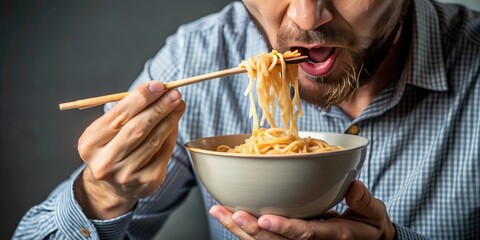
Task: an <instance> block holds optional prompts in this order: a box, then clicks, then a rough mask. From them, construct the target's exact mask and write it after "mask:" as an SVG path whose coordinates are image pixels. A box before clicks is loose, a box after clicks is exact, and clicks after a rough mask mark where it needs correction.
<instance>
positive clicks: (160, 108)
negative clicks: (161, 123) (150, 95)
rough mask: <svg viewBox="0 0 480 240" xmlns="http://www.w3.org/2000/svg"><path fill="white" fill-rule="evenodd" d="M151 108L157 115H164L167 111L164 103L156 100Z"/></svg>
mask: <svg viewBox="0 0 480 240" xmlns="http://www.w3.org/2000/svg"><path fill="white" fill-rule="evenodd" d="M152 108H153V110H154V111H155V113H157V114H159V115H164V114H166V113H167V112H168V111H167V108H166V106H165V104H162V103H161V101H157V102H156V103H155V104H153V106H152Z"/></svg>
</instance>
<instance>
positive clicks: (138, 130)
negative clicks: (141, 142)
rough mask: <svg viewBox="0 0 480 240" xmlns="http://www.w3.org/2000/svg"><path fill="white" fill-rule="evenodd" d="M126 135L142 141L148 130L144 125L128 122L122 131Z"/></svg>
mask: <svg viewBox="0 0 480 240" xmlns="http://www.w3.org/2000/svg"><path fill="white" fill-rule="evenodd" d="M122 130H123V131H125V134H126V135H127V136H129V137H130V138H133V139H142V138H143V137H144V136H145V135H146V131H147V129H146V128H145V127H143V125H139V124H137V123H135V122H128V123H127V124H125V126H124V127H123V129H122Z"/></svg>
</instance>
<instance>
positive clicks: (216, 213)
mask: <svg viewBox="0 0 480 240" xmlns="http://www.w3.org/2000/svg"><path fill="white" fill-rule="evenodd" d="M209 213H210V215H212V216H213V217H214V218H215V219H217V220H218V221H219V222H221V221H222V218H223V216H222V214H221V213H220V212H219V211H218V210H216V209H213V208H210V211H209Z"/></svg>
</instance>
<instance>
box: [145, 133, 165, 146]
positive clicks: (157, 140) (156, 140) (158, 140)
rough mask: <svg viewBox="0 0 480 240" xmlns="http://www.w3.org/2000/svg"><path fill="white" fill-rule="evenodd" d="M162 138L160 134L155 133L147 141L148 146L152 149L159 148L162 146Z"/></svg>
mask: <svg viewBox="0 0 480 240" xmlns="http://www.w3.org/2000/svg"><path fill="white" fill-rule="evenodd" d="M163 141H164V140H163V138H162V137H161V135H155V136H153V137H152V138H151V139H150V141H148V143H149V144H150V146H151V147H152V148H153V149H157V148H159V147H160V146H162V143H163Z"/></svg>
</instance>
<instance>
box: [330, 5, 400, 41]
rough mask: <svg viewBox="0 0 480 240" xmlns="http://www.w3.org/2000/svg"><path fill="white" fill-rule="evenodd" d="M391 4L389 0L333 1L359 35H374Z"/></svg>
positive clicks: (341, 15) (339, 13) (340, 13)
mask: <svg viewBox="0 0 480 240" xmlns="http://www.w3.org/2000/svg"><path fill="white" fill-rule="evenodd" d="M390 4H391V1H388V0H356V1H345V0H334V1H333V5H334V7H335V9H336V10H337V13H338V15H339V16H340V17H341V18H343V19H344V20H345V21H346V22H348V24H349V25H350V26H351V27H352V29H354V31H355V35H356V36H358V37H369V36H371V35H374V32H373V31H374V30H375V27H376V26H377V24H378V21H379V20H380V18H381V16H382V15H383V14H384V13H385V11H386V10H387V9H388V6H390Z"/></svg>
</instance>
